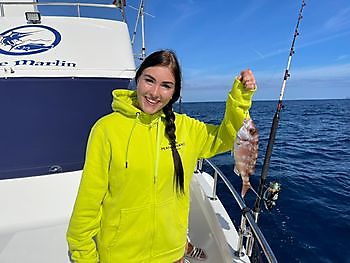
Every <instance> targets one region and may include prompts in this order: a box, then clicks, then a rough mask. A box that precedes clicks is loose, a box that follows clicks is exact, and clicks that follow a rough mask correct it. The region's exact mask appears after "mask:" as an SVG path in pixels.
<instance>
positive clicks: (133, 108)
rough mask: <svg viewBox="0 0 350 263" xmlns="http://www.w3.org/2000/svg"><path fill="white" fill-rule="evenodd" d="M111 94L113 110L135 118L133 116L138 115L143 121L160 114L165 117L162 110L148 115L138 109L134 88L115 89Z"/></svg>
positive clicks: (151, 120)
mask: <svg viewBox="0 0 350 263" xmlns="http://www.w3.org/2000/svg"><path fill="white" fill-rule="evenodd" d="M112 95H113V102H112V109H113V111H115V112H119V113H121V114H123V115H125V116H127V117H131V118H135V116H137V115H138V116H139V119H140V121H141V122H143V123H150V122H153V121H154V120H156V119H158V118H159V117H161V116H163V117H165V115H164V113H163V111H159V112H157V113H155V114H153V115H150V114H147V113H144V112H143V111H142V110H141V109H139V108H138V101H137V93H136V90H124V89H116V90H113V92H112Z"/></svg>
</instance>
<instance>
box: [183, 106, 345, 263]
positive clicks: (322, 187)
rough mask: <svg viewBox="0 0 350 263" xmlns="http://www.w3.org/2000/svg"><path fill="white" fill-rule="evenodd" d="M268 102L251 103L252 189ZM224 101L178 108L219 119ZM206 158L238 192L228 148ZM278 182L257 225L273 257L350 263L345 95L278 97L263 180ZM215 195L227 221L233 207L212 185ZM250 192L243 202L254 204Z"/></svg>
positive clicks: (262, 146) (263, 148)
mask: <svg viewBox="0 0 350 263" xmlns="http://www.w3.org/2000/svg"><path fill="white" fill-rule="evenodd" d="M276 105H277V103H276V102H274V101H255V102H254V103H253V106H252V109H251V117H252V118H253V120H254V121H255V124H256V126H257V127H258V129H259V134H260V144H259V157H258V161H257V167H256V173H255V175H253V176H252V177H251V183H252V185H253V187H254V188H255V190H257V189H258V184H259V177H260V173H261V168H262V164H263V160H264V156H265V151H266V144H267V140H268V137H269V133H270V128H271V122H272V119H273V115H274V113H275V110H276ZM224 109H225V103H223V102H209V103H208V102H206V103H184V104H183V109H182V110H183V112H184V113H186V114H188V115H190V116H192V117H195V118H198V119H200V120H202V121H205V122H209V123H214V124H218V123H219V122H220V120H221V119H222V117H223V114H224ZM212 160H213V161H214V162H215V163H216V165H217V166H218V167H219V168H220V169H221V170H222V171H223V172H224V173H225V175H226V176H227V177H228V178H229V179H230V180H231V182H232V184H233V185H234V186H235V187H236V189H237V190H238V191H239V192H240V189H241V180H240V178H239V177H237V176H236V175H234V174H233V159H232V156H231V155H230V153H225V154H221V155H218V156H216V157H214V158H212ZM272 180H274V181H278V182H280V183H281V184H282V191H281V193H280V196H279V199H278V201H277V205H276V207H275V208H274V209H273V210H272V211H271V212H270V211H267V210H266V209H265V208H264V206H263V204H261V207H262V208H263V210H262V213H261V215H260V217H259V225H260V228H261V230H262V232H263V233H264V235H265V237H266V239H267V240H268V242H269V244H270V246H271V247H272V249H273V251H274V253H275V255H276V257H277V259H278V260H279V262H350V249H349V240H350V100H303V101H285V102H284V108H283V110H282V111H281V118H280V122H279V128H278V131H277V136H276V142H275V145H274V148H273V154H272V157H271V163H270V169H269V174H268V178H267V182H270V181H272ZM218 194H219V196H220V198H221V199H222V201H223V202H224V204H225V206H226V208H227V209H228V211H229V214H230V215H231V216H232V218H233V219H234V221H235V222H236V223H237V224H238V223H239V219H240V217H239V212H238V211H239V210H238V206H237V205H235V204H234V203H233V202H232V200H231V198H230V195H229V194H227V193H226V192H225V189H224V188H223V187H221V186H220V185H219V187H218ZM255 198H256V196H255V195H254V193H253V192H252V191H249V192H248V194H247V195H246V198H245V201H246V203H247V205H248V206H250V207H253V206H254V201H255Z"/></svg>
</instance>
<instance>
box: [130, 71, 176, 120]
mask: <svg viewBox="0 0 350 263" xmlns="http://www.w3.org/2000/svg"><path fill="white" fill-rule="evenodd" d="M174 92H175V78H174V76H173V73H172V72H171V70H170V68H168V67H165V66H154V67H148V68H146V69H145V70H144V71H143V72H142V73H141V75H140V77H139V79H138V80H137V100H138V103H139V106H140V108H141V110H142V111H143V112H145V113H147V114H154V113H157V112H158V111H160V110H161V109H163V107H164V106H165V105H167V104H168V102H169V101H170V100H171V98H172V96H173V94H174Z"/></svg>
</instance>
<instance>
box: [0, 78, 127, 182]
mask: <svg viewBox="0 0 350 263" xmlns="http://www.w3.org/2000/svg"><path fill="white" fill-rule="evenodd" d="M128 84H129V79H108V78H99V79H98V78H75V79H72V78H12V79H0V92H1V93H0V94H1V95H0V120H1V126H0V179H7V178H16V177H27V176H34V175H42V174H47V173H48V171H49V169H50V167H51V166H53V165H59V166H61V167H62V170H63V172H67V171H74V170H78V169H81V168H82V166H83V162H84V157H85V148H86V142H87V138H88V135H89V131H90V128H91V126H92V125H93V124H94V122H95V121H96V120H97V119H98V118H100V117H101V116H103V115H105V114H108V113H110V112H111V102H112V95H111V92H112V90H114V89H117V88H127V87H128Z"/></svg>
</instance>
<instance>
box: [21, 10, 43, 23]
mask: <svg viewBox="0 0 350 263" xmlns="http://www.w3.org/2000/svg"><path fill="white" fill-rule="evenodd" d="M25 15H26V19H27V24H40V23H41V15H40V13H39V12H25Z"/></svg>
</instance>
